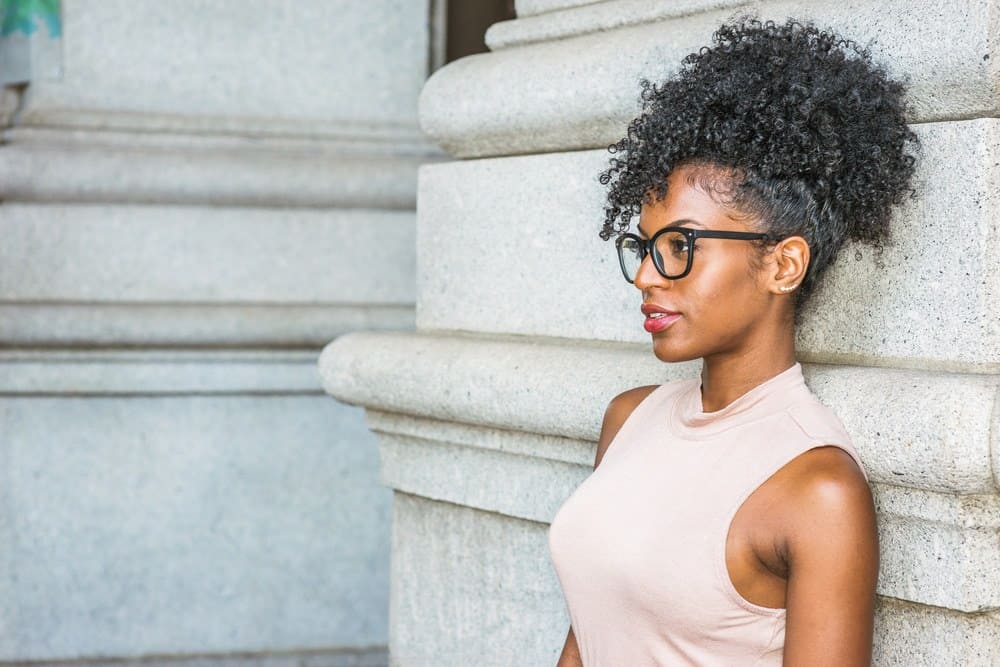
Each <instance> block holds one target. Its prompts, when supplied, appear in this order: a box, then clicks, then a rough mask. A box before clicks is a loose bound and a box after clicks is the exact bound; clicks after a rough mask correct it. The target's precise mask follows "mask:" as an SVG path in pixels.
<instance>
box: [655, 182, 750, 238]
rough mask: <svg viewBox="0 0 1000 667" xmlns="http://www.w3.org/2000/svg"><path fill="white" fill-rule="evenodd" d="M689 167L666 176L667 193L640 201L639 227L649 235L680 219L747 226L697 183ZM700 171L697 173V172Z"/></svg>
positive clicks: (688, 224) (698, 223)
mask: <svg viewBox="0 0 1000 667" xmlns="http://www.w3.org/2000/svg"><path fill="white" fill-rule="evenodd" d="M692 169H693V168H692V167H687V166H682V167H678V168H676V169H674V170H673V171H671V172H670V175H669V176H668V177H667V194H666V195H665V196H664V197H663V198H662V199H659V200H656V201H654V202H652V203H646V202H643V205H642V209H641V211H640V213H639V227H640V231H641V232H643V233H645V234H647V235H652V234H653V233H655V232H656V231H658V230H660V229H662V228H663V227H666V226H668V225H671V224H672V223H674V222H677V221H679V220H685V222H683V223H681V225H678V226H684V227H693V228H696V229H697V228H705V229H725V230H736V231H744V230H746V229H748V226H747V224H746V222H745V221H744V220H742V219H741V218H740V217H739V216H737V215H736V212H735V211H733V210H732V209H731V208H728V207H726V206H724V205H722V204H720V203H719V202H718V201H717V200H716V198H715V197H713V196H712V195H711V194H709V192H707V191H706V189H705V188H704V187H702V186H700V185H699V181H700V180H704V179H698V178H692V177H693V176H695V175H696V174H694V173H693V172H692ZM698 175H700V174H698Z"/></svg>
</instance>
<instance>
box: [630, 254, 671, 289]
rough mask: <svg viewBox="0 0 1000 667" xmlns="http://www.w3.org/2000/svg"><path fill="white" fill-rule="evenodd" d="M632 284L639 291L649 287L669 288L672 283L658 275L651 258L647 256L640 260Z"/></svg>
mask: <svg viewBox="0 0 1000 667" xmlns="http://www.w3.org/2000/svg"><path fill="white" fill-rule="evenodd" d="M632 284H633V285H635V286H636V287H637V288H639V289H640V290H646V289H647V288H649V287H669V286H670V285H671V284H672V281H670V280H667V279H666V278H664V277H663V276H661V275H660V272H659V271H657V270H656V265H655V264H653V256H652V255H651V254H647V255H646V256H645V257H643V258H642V262H641V263H640V264H639V270H638V271H636V272H635V279H634V280H633V281H632Z"/></svg>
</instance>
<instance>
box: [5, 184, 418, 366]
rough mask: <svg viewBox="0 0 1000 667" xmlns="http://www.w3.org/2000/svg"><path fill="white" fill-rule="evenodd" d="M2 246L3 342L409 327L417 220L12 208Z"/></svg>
mask: <svg viewBox="0 0 1000 667" xmlns="http://www.w3.org/2000/svg"><path fill="white" fill-rule="evenodd" d="M0 236H2V237H3V239H4V242H3V244H0V312H4V311H6V313H7V314H9V315H10V317H9V318H4V320H3V322H0V333H3V334H4V335H5V336H6V339H7V340H11V341H16V342H17V343H19V344H21V345H25V344H29V345H30V344H33V345H42V344H52V343H63V344H66V343H72V342H77V341H80V342H85V341H87V340H88V336H89V337H90V340H91V341H94V340H95V339H96V340H98V341H100V342H102V343H104V344H108V343H123V342H127V343H133V344H143V343H145V344H161V345H164V344H171V343H172V344H177V343H201V344H205V343H216V344H225V343H226V342H230V343H231V342H235V341H239V340H242V341H243V342H244V343H249V342H256V343H257V344H262V343H263V344H267V343H268V342H271V341H274V340H275V339H277V338H280V337H281V336H285V339H284V340H285V342H286V344H287V343H288V342H293V341H294V342H300V344H301V342H302V341H303V339H305V341H306V342H308V343H311V344H313V345H315V346H317V347H318V346H319V345H320V344H322V343H321V342H325V341H328V340H329V339H330V338H331V337H332V336H335V335H337V334H339V333H342V332H343V331H345V330H348V328H349V327H350V325H352V324H353V325H354V328H358V327H363V326H365V325H369V327H368V328H371V327H370V325H372V324H374V325H375V327H376V328H383V327H394V328H404V327H406V326H407V325H408V324H409V325H410V326H412V321H413V320H412V317H413V315H412V304H413V300H414V298H415V293H414V289H413V275H414V273H415V267H414V251H413V244H414V216H413V212H412V211H387V210H375V209H367V210H366V209H333V210H315V209H305V208H291V209H277V208H274V209H260V208H249V209H248V208H235V207H232V208H230V207H207V206H200V207H182V206H137V205H128V206H125V205H71V204H59V205H55V204H51V205H39V204H27V203H26V204H13V203H7V204H4V206H3V208H2V209H0ZM377 259H378V260H381V261H378V262H376V260H377ZM192 311H193V312H192ZM255 314H256V317H255V316H254V315H255ZM254 338H256V340H254Z"/></svg>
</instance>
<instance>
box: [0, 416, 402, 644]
mask: <svg viewBox="0 0 1000 667" xmlns="http://www.w3.org/2000/svg"><path fill="white" fill-rule="evenodd" d="M0 432H2V433H3V438H2V440H0V463H2V465H0V471H2V473H0V475H2V485H0V488H2V489H3V492H2V494H0V537H2V542H3V544H4V548H3V549H2V550H0V591H2V595H0V627H2V628H3V632H0V660H17V661H27V660H56V659H72V658H84V657H107V656H116V657H125V658H127V657H135V656H140V655H178V654H185V653H193V654H206V653H228V652H232V651H234V650H239V651H243V652H246V653H253V652H268V651H282V650H285V651H287V650H302V649H329V648H330V647H333V646H340V647H343V648H347V647H356V648H371V647H377V646H378V645H379V644H384V643H385V642H386V633H387V620H386V606H387V604H388V569H389V555H388V547H389V529H388V519H389V510H390V507H389V493H388V491H387V490H385V489H383V488H380V487H379V486H378V484H377V481H376V468H377V454H376V446H375V443H374V442H373V436H371V435H370V434H368V433H367V432H366V430H365V428H364V423H363V421H362V419H361V415H360V414H359V411H358V410H356V409H352V408H347V407H344V406H341V405H338V404H337V403H335V402H333V401H331V400H329V398H326V397H322V396H299V397H295V396H257V397H209V396H186V397H181V396H177V397H140V396H129V397H105V398H78V397H62V398H61V397H50V398H44V397H21V398H18V397H4V398H0Z"/></svg>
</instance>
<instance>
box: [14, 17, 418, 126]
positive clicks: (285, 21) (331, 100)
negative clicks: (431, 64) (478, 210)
mask: <svg viewBox="0 0 1000 667" xmlns="http://www.w3.org/2000/svg"><path fill="white" fill-rule="evenodd" d="M62 21H63V33H64V34H65V35H66V38H65V39H64V40H63V62H64V68H65V76H64V77H63V78H62V79H60V80H55V81H41V82H36V84H33V85H32V90H31V93H30V97H29V99H28V101H27V106H26V108H25V118H24V120H25V121H26V122H29V123H31V122H39V123H41V122H42V121H43V120H44V119H45V118H47V117H51V116H50V113H51V112H55V113H58V112H59V111H60V110H64V109H71V110H77V111H82V110H113V111H114V112H133V113H144V114H177V115H182V116H199V117H201V118H202V119H203V120H202V121H201V122H203V123H212V122H213V120H212V119H213V117H215V118H216V119H220V118H221V119H223V120H225V121H228V122H233V121H234V120H236V119H238V118H241V117H242V118H263V119H274V118H278V119H285V120H288V121H296V122H302V121H306V122H309V121H324V122H329V121H345V120H346V121H356V122H363V123H376V122H389V123H409V124H412V123H413V122H414V120H415V113H416V106H415V103H414V102H415V100H416V98H417V93H418V92H419V91H420V86H421V85H423V82H424V77H425V76H426V68H427V59H426V55H425V54H426V53H427V44H428V41H427V31H426V29H416V28H415V27H414V26H426V22H427V3H426V2H424V1H418V2H408V1H401V0H379V1H377V2H366V3H364V6H363V7H362V6H360V5H359V6H357V7H349V6H348V5H345V4H343V3H330V2H325V1H324V0H303V1H300V2H296V3H295V7H294V11H292V10H290V9H289V6H286V5H284V4H282V3H277V4H276V3H273V2H270V1H268V0H220V1H215V2H207V3H206V2H200V1H198V0H182V1H179V2H158V1H157V0H107V1H104V2H98V3H93V2H86V0H63V2H62ZM81 36H83V38H81ZM154 82H155V84H154Z"/></svg>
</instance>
